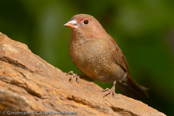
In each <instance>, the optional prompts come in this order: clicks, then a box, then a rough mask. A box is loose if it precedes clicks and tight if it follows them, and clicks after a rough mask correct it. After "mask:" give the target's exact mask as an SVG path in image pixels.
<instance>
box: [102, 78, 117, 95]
mask: <svg viewBox="0 0 174 116" xmlns="http://www.w3.org/2000/svg"><path fill="white" fill-rule="evenodd" d="M115 86H116V80H115V81H114V82H113V86H112V88H111V89H109V88H106V89H104V90H103V92H105V91H107V93H106V94H105V95H104V97H106V96H108V95H109V94H110V93H112V95H113V96H114V95H115Z"/></svg>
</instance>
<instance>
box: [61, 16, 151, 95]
mask: <svg viewBox="0 0 174 116" xmlns="http://www.w3.org/2000/svg"><path fill="white" fill-rule="evenodd" d="M64 26H68V27H70V28H71V31H72V32H71V38H70V41H69V46H68V49H69V56H70V58H71V60H72V62H73V63H74V64H75V65H76V66H77V68H78V69H79V70H80V71H81V72H82V73H83V76H84V78H85V79H88V80H91V81H101V82H113V87H112V88H111V89H108V88H107V89H105V90H104V91H107V93H106V95H105V96H107V95H108V94H110V93H112V94H113V95H114V94H115V85H116V83H117V85H118V87H119V88H120V90H121V91H122V92H123V93H124V94H125V95H127V96H130V97H133V98H137V97H140V96H148V93H147V92H146V90H147V89H146V88H145V87H143V86H141V85H139V84H137V83H136V82H135V81H134V80H133V79H132V78H131V77H130V75H129V69H128V63H127V61H126V58H125V56H124V55H123V53H122V51H121V49H120V48H119V47H118V45H117V43H116V42H115V40H114V39H113V38H112V37H111V36H110V35H109V34H108V33H107V32H106V31H105V29H104V28H103V27H102V25H101V24H100V23H99V22H98V21H97V20H96V19H95V18H94V17H93V16H91V15H88V14H77V15H75V16H73V17H72V18H71V19H70V20H69V21H68V22H67V23H66V24H64ZM71 73H72V72H71ZM73 76H77V75H76V74H73Z"/></svg>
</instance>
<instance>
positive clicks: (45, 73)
mask: <svg viewBox="0 0 174 116" xmlns="http://www.w3.org/2000/svg"><path fill="white" fill-rule="evenodd" d="M66 74H67V73H64V72H62V71H61V70H60V69H58V68H56V67H54V66H52V65H51V64H49V63H47V62H46V61H44V60H43V59H41V58H40V57H39V56H37V55H35V54H33V53H32V52H31V51H30V50H29V49H28V47H27V45H25V44H23V43H20V42H17V41H14V40H12V39H10V38H8V37H7V36H6V35H4V34H2V33H0V115H2V116H3V115H16V116H17V115H19V116H21V115H27V114H28V115H40V116H42V115H43V116H45V115H46V114H47V115H63V114H64V115H65V114H66V115H78V116H96V115H97V116H120V115H121V116H165V114H163V113H161V112H159V111H157V110H156V109H154V108H152V107H149V106H148V105H146V104H144V103H142V102H141V101H137V100H134V99H132V98H128V97H126V96H124V95H121V94H116V95H115V96H114V97H113V96H111V95H109V96H107V97H105V98H103V96H104V93H103V92H101V91H102V88H101V87H99V86H98V85H96V84H95V83H93V82H88V81H85V80H83V79H79V83H76V82H75V80H72V82H69V78H70V76H66Z"/></svg>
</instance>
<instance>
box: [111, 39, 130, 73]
mask: <svg viewBox="0 0 174 116" xmlns="http://www.w3.org/2000/svg"><path fill="white" fill-rule="evenodd" d="M109 44H110V46H111V50H112V55H113V62H114V63H116V64H118V65H119V66H120V67H122V68H123V69H124V70H125V71H126V72H128V73H129V68H128V63H127V60H126V58H125V56H124V55H123V53H122V51H121V49H120V48H119V47H118V45H117V44H116V42H115V40H114V39H113V38H112V37H111V38H110V41H109Z"/></svg>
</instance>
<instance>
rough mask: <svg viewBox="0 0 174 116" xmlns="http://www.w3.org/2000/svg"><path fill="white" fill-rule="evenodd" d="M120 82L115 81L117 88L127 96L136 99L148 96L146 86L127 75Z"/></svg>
mask: <svg viewBox="0 0 174 116" xmlns="http://www.w3.org/2000/svg"><path fill="white" fill-rule="evenodd" d="M127 77H128V78H127V79H126V80H124V81H122V82H119V83H117V85H118V87H119V89H120V90H121V91H122V92H123V93H124V94H125V95H127V96H129V97H132V98H135V99H138V98H140V97H148V93H147V90H148V89H147V88H145V87H143V86H141V85H139V84H138V83H136V82H135V81H134V80H133V79H132V78H131V77H130V76H129V75H128V76H127Z"/></svg>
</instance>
